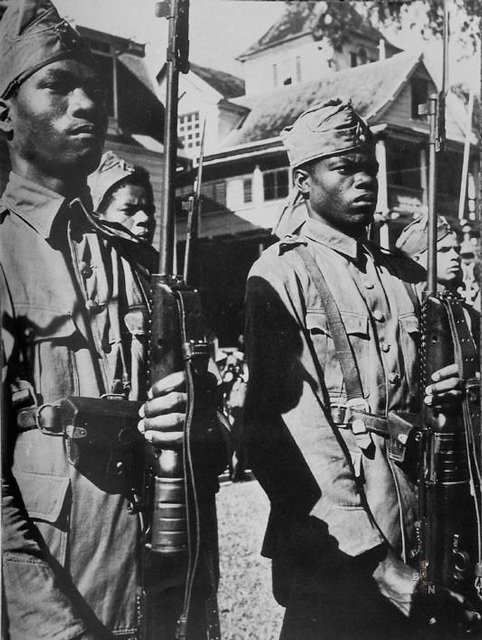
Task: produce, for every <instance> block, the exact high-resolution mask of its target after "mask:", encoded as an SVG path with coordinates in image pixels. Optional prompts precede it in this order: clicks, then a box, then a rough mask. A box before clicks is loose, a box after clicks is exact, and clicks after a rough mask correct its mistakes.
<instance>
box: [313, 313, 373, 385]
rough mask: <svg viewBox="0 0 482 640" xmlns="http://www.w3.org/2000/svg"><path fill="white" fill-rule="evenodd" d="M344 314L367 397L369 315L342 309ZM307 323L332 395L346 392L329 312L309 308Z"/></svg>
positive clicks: (346, 329) (343, 317)
mask: <svg viewBox="0 0 482 640" xmlns="http://www.w3.org/2000/svg"><path fill="white" fill-rule="evenodd" d="M341 317H342V320H343V325H344V327H345V331H346V333H347V335H348V340H349V342H350V345H351V347H352V351H353V355H354V357H355V360H356V364H357V367H358V371H359V373H360V382H361V385H362V390H363V395H364V397H367V396H368V394H369V388H368V380H369V376H368V372H369V368H370V363H369V345H370V341H369V338H370V336H369V331H368V326H369V325H368V316H366V315H363V314H360V313H355V312H351V311H342V312H341ZM306 326H307V328H308V331H309V333H310V336H311V339H312V342H313V345H314V348H315V351H316V355H317V358H318V361H319V363H320V365H321V368H322V370H323V373H324V379H325V385H326V388H327V390H328V392H329V393H330V395H331V396H332V397H337V396H341V395H342V394H343V391H344V382H343V375H342V370H341V366H340V359H339V355H338V353H337V351H336V348H335V343H334V342H333V337H332V335H331V330H330V327H329V325H328V321H327V317H326V313H325V312H324V311H319V310H314V309H310V310H308V312H307V314H306Z"/></svg>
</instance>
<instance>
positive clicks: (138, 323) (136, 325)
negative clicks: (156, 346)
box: [124, 307, 147, 336]
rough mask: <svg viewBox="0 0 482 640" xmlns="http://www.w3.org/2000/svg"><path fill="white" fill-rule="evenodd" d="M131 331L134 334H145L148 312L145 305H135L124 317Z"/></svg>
mask: <svg viewBox="0 0 482 640" xmlns="http://www.w3.org/2000/svg"><path fill="white" fill-rule="evenodd" d="M124 322H125V324H126V327H127V329H128V330H129V333H132V334H133V335H135V336H136V335H144V334H145V333H146V326H147V312H146V310H145V309H144V308H143V307H134V308H131V309H129V311H128V312H127V313H126V315H125V317H124Z"/></svg>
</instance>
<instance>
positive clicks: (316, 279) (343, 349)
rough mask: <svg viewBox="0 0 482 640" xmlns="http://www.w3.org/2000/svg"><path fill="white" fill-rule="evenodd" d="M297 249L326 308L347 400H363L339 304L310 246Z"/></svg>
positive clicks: (358, 374) (297, 247)
mask: <svg viewBox="0 0 482 640" xmlns="http://www.w3.org/2000/svg"><path fill="white" fill-rule="evenodd" d="M296 251H297V252H298V254H299V255H300V257H301V259H302V260H303V262H304V264H305V267H306V270H307V272H308V274H309V276H310V278H311V280H312V282H313V284H314V285H315V287H316V290H317V291H318V295H319V296H320V299H321V302H322V304H323V307H324V309H325V313H326V321H327V323H328V327H329V329H330V333H331V337H332V339H333V342H334V344H335V350H336V355H337V357H338V362H339V363H340V367H341V371H342V374H343V380H344V382H345V389H346V397H347V400H361V399H363V389H362V385H361V381H360V372H359V371H358V366H357V363H356V360H355V355H354V353H353V349H352V346H351V344H350V341H349V339H348V334H347V332H346V329H345V325H344V323H343V318H342V317H341V313H340V310H339V308H338V305H337V304H336V302H335V299H334V297H333V294H332V293H331V291H330V289H329V287H328V284H327V282H326V280H325V277H324V275H323V273H322V272H321V270H320V268H319V267H318V265H317V264H316V262H315V260H314V258H313V256H312V255H311V253H310V252H309V250H308V248H307V247H306V246H305V245H297V246H296Z"/></svg>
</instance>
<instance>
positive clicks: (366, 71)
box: [223, 53, 420, 146]
mask: <svg viewBox="0 0 482 640" xmlns="http://www.w3.org/2000/svg"><path fill="white" fill-rule="evenodd" d="M419 60H420V57H419V56H415V55H414V54H408V53H400V54H398V55H396V56H393V57H391V58H387V59H386V60H381V61H378V62H372V63H370V64H365V65H362V66H359V67H354V68H352V69H346V70H344V71H338V72H337V73H331V74H329V75H326V76H325V77H324V78H320V79H319V80H315V81H311V82H305V83H302V84H298V85H290V86H287V87H282V88H280V89H276V90H274V91H271V92H269V93H263V94H259V95H252V96H241V97H239V98H236V99H234V100H233V101H232V102H234V103H235V104H239V105H241V106H243V107H245V108H248V109H249V110H250V112H249V114H248V115H247V117H246V118H245V120H244V122H243V123H242V125H241V126H240V128H238V129H237V130H235V131H233V132H232V133H231V134H230V135H229V136H228V138H227V139H226V141H225V144H224V145H223V146H234V145H239V144H246V143H250V142H256V141H258V140H264V139H267V138H273V137H276V136H278V135H279V133H280V131H281V130H282V129H283V128H284V127H286V126H288V125H290V124H292V123H293V122H294V121H295V119H296V118H297V117H298V116H299V115H300V114H301V113H303V111H305V110H306V109H308V108H309V107H311V106H312V105H315V104H316V103H317V102H321V101H322V100H325V99H327V98H330V97H332V96H336V95H346V96H349V97H350V98H351V99H352V102H353V105H354V107H355V108H356V109H357V111H358V112H359V113H360V115H361V116H362V117H364V118H368V119H369V120H370V122H371V124H373V114H374V113H375V112H377V111H378V110H379V109H381V108H382V107H383V106H384V105H385V104H386V103H387V102H388V100H390V98H391V97H392V96H393V93H394V92H395V91H396V90H397V89H398V88H399V87H400V85H401V84H402V83H403V82H404V81H405V80H406V79H407V78H408V76H409V75H410V73H411V71H412V70H413V68H414V67H415V65H416V64H417V63H418V62H419ZM370 117H371V118H370Z"/></svg>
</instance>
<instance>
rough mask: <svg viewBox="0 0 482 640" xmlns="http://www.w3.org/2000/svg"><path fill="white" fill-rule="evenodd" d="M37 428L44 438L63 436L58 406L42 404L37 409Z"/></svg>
mask: <svg viewBox="0 0 482 640" xmlns="http://www.w3.org/2000/svg"><path fill="white" fill-rule="evenodd" d="M37 427H38V428H39V430H40V431H41V432H42V433H43V434H44V435H46V436H61V437H62V436H63V435H64V434H63V430H62V425H61V423H60V405H58V404H48V403H46V404H43V405H41V406H40V407H39V408H38V409H37Z"/></svg>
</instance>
